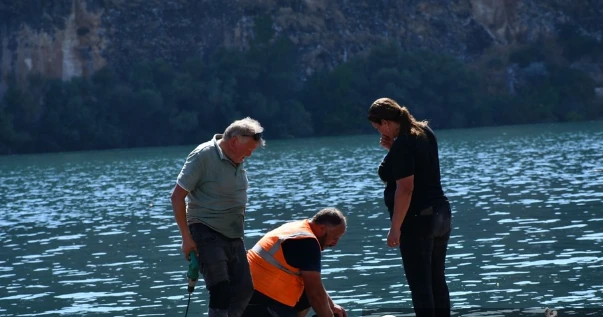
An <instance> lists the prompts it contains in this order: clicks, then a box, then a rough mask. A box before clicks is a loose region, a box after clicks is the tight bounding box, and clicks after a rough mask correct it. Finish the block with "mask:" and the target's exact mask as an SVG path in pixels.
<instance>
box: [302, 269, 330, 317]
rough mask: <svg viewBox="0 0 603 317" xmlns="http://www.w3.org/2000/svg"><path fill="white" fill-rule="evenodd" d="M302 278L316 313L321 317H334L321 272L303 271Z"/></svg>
mask: <svg viewBox="0 0 603 317" xmlns="http://www.w3.org/2000/svg"><path fill="white" fill-rule="evenodd" d="M301 277H302V279H303V280H304V289H305V292H306V296H307V297H308V301H309V302H310V305H312V309H313V310H314V312H315V313H316V314H318V316H320V317H333V316H334V315H333V311H332V310H331V303H332V301H331V299H330V298H329V295H328V294H327V291H326V290H325V287H324V286H323V285H322V280H321V278H320V272H316V271H301Z"/></svg>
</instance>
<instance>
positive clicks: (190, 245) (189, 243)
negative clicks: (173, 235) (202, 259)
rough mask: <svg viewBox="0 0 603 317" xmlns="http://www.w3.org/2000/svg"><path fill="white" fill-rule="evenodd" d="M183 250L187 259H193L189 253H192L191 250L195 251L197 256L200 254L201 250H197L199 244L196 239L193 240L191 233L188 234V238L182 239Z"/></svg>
mask: <svg viewBox="0 0 603 317" xmlns="http://www.w3.org/2000/svg"><path fill="white" fill-rule="evenodd" d="M181 249H182V252H184V258H185V259H186V260H187V261H190V260H191V259H189V256H188V255H189V254H190V253H191V251H193V250H194V251H195V254H196V255H197V256H199V251H197V245H196V244H195V241H194V240H193V237H191V236H190V235H188V236H186V238H183V239H182V246H181Z"/></svg>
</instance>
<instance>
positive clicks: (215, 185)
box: [177, 134, 249, 238]
mask: <svg viewBox="0 0 603 317" xmlns="http://www.w3.org/2000/svg"><path fill="white" fill-rule="evenodd" d="M222 137H223V136H222V135H221V134H216V135H214V137H213V139H212V140H211V141H208V142H205V143H203V144H200V145H199V146H197V147H196V148H195V149H194V150H193V151H192V152H191V153H190V154H189V155H188V157H187V158H186V162H185V163H184V166H183V167H182V170H181V171H180V174H179V175H178V179H177V184H178V185H179V186H180V187H182V188H184V189H185V190H186V191H188V192H189V193H188V195H187V196H186V198H187V202H186V219H187V221H188V223H189V224H192V223H203V224H205V225H207V226H208V227H210V228H212V229H214V230H216V231H218V232H219V233H221V234H223V235H225V236H226V237H229V238H241V237H243V235H244V219H245V205H246V204H247V187H248V184H249V183H248V181H247V173H246V172H245V169H244V168H243V164H238V165H237V164H234V163H233V162H232V161H231V160H230V159H229V158H228V157H226V155H224V153H223V152H222V149H221V148H220V147H219V146H218V140H220V139H222Z"/></svg>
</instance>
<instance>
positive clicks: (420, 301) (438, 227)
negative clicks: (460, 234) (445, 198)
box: [400, 203, 452, 317]
mask: <svg viewBox="0 0 603 317" xmlns="http://www.w3.org/2000/svg"><path fill="white" fill-rule="evenodd" d="M451 222H452V221H451V211H450V205H449V204H448V203H445V204H442V205H440V206H437V207H434V208H432V209H431V210H429V209H428V210H426V211H425V212H422V215H408V216H407V219H404V223H403V225H402V234H401V238H400V254H401V255H402V263H403V264H404V273H405V275H406V280H407V282H408V287H409V288H410V292H411V295H412V304H413V307H414V310H415V314H416V316H417V317H449V316H450V296H449V292H448V286H447V285H446V277H445V274H444V266H445V263H446V249H447V248H448V240H449V239H450V231H451V227H452V224H451Z"/></svg>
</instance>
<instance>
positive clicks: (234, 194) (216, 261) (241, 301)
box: [171, 118, 264, 317]
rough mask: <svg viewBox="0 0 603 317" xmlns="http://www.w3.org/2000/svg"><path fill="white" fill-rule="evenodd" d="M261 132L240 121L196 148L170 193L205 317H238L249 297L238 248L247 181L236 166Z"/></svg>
mask: <svg viewBox="0 0 603 317" xmlns="http://www.w3.org/2000/svg"><path fill="white" fill-rule="evenodd" d="M263 130H264V128H262V126H261V125H260V123H259V122H258V121H256V120H253V119H251V118H245V119H242V120H237V121H234V122H233V123H232V124H230V126H228V127H227V128H226V130H225V131H224V134H216V135H214V137H213V139H212V140H210V141H208V142H205V143H203V144H200V145H199V146H197V148H195V149H194V150H193V151H192V152H191V153H190V154H189V155H188V157H187V159H186V162H185V163H184V166H183V167H182V170H181V171H180V174H179V175H178V179H177V181H176V186H175V187H174V190H173V192H172V197H171V200H172V207H173V209H174V217H175V218H176V223H177V224H178V228H179V229H180V233H181V235H182V252H184V256H185V257H186V259H187V260H189V257H188V254H189V253H190V252H191V251H193V250H194V251H195V253H196V254H197V258H198V260H199V264H200V272H201V274H202V275H203V279H204V281H205V285H206V288H207V290H208V291H209V317H222V316H224V317H239V316H241V315H242V314H243V311H244V310H245V307H246V306H247V303H248V302H249V299H250V298H251V295H252V294H253V283H252V280H251V274H250V272H249V263H248V262H247V255H246V250H245V245H244V244H243V231H244V218H245V206H246V204H247V187H248V182H247V173H246V172H245V169H244V168H243V164H242V163H243V161H244V160H245V158H246V157H249V156H251V153H252V152H253V151H255V150H256V149H257V148H258V146H260V145H262V146H263V145H264V140H263V139H262V132H263ZM185 198H188V201H186V200H185Z"/></svg>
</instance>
